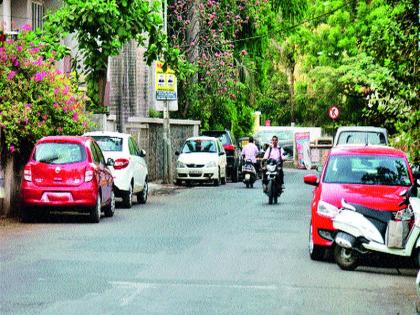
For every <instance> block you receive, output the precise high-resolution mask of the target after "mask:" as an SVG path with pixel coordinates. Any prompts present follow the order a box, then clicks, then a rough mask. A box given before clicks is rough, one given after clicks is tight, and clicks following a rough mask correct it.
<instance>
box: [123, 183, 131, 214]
mask: <svg viewBox="0 0 420 315" xmlns="http://www.w3.org/2000/svg"><path fill="white" fill-rule="evenodd" d="M123 205H124V208H128V209H130V208H131V207H132V206H133V184H130V186H129V187H128V191H125V192H124V194H123Z"/></svg>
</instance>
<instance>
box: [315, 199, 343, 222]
mask: <svg viewBox="0 0 420 315" xmlns="http://www.w3.org/2000/svg"><path fill="white" fill-rule="evenodd" d="M316 211H317V212H318V214H320V215H323V216H326V217H330V218H334V217H335V216H336V215H337V214H338V208H337V207H336V206H333V205H332V204H329V203H328V202H325V201H322V200H320V201H319V202H318V208H317V209H316Z"/></svg>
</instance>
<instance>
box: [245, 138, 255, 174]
mask: <svg viewBox="0 0 420 315" xmlns="http://www.w3.org/2000/svg"><path fill="white" fill-rule="evenodd" d="M258 152H259V150H258V148H257V146H256V145H255V144H254V138H253V137H249V140H248V143H247V144H246V145H245V146H244V148H243V149H242V152H241V155H242V157H243V161H244V162H245V161H246V160H251V161H252V164H254V167H255V169H256V170H257V171H258V168H257V154H258Z"/></svg>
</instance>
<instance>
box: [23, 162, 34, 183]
mask: <svg viewBox="0 0 420 315" xmlns="http://www.w3.org/2000/svg"><path fill="white" fill-rule="evenodd" d="M23 178H24V179H25V180H26V181H27V182H31V181H32V171H31V167H30V166H29V165H27V166H25V169H24V170H23Z"/></svg>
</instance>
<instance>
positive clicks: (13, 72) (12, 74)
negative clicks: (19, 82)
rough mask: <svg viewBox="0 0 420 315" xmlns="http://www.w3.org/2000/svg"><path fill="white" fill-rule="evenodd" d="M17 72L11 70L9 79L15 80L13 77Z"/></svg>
mask: <svg viewBox="0 0 420 315" xmlns="http://www.w3.org/2000/svg"><path fill="white" fill-rule="evenodd" d="M15 75H16V72H15V71H13V70H12V71H10V73H9V75H8V76H7V80H9V81H11V80H13V78H14V77H15Z"/></svg>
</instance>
